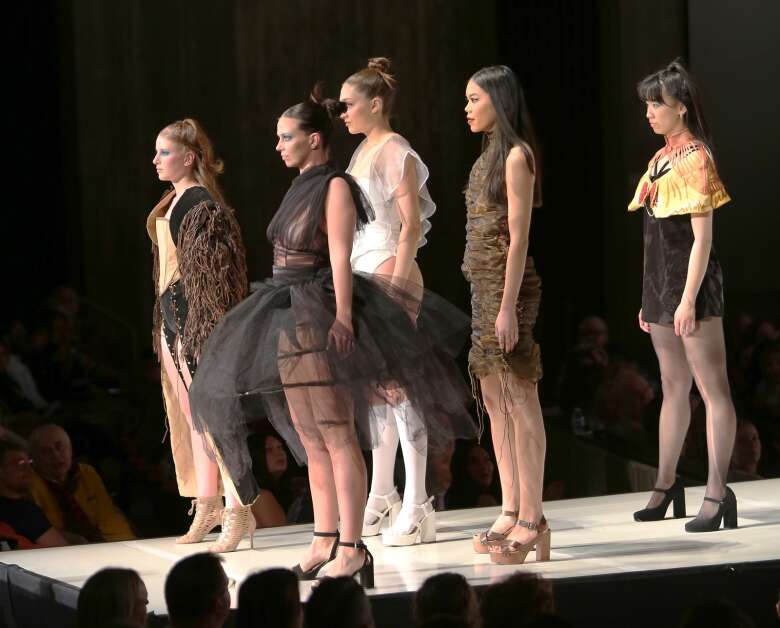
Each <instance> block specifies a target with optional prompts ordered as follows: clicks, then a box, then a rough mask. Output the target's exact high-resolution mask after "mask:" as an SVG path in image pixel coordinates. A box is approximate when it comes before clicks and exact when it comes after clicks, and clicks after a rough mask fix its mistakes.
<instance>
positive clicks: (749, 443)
mask: <svg viewBox="0 0 780 628" xmlns="http://www.w3.org/2000/svg"><path fill="white" fill-rule="evenodd" d="M760 460H761V438H760V437H759V435H758V430H757V429H756V426H755V425H754V424H753V423H752V422H751V421H748V420H746V419H741V420H740V421H739V422H738V423H737V435H736V439H735V441H734V451H733V453H732V454H731V468H732V469H736V470H737V471H743V472H745V473H753V474H755V473H756V472H757V469H758V463H759V461H760Z"/></svg>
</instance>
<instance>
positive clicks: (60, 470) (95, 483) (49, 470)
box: [30, 423, 135, 542]
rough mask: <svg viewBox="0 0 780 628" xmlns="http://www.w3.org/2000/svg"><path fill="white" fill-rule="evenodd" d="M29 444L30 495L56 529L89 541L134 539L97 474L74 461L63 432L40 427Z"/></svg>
mask: <svg viewBox="0 0 780 628" xmlns="http://www.w3.org/2000/svg"><path fill="white" fill-rule="evenodd" d="M30 445H31V448H32V454H33V459H34V460H35V473H34V474H33V481H32V489H31V491H30V492H31V495H32V498H33V500H34V501H35V502H36V503H37V504H38V505H39V506H40V507H41V509H42V510H43V511H44V513H46V516H47V518H48V519H49V521H51V522H52V524H54V526H55V527H56V528H58V529H59V530H61V531H63V532H65V533H66V534H70V535H74V537H77V538H82V539H85V540H86V541H87V542H95V541H123V540H127V539H133V538H135V536H134V534H133V532H132V530H131V529H130V525H129V523H128V522H127V519H125V516H124V515H123V514H122V513H121V511H120V510H119V509H118V508H117V507H116V506H115V505H114V502H113V500H112V499H111V496H110V495H109V494H108V491H106V487H105V486H104V484H103V481H102V480H101V479H100V476H99V475H98V473H97V471H96V470H95V469H94V468H93V467H92V466H90V465H88V464H85V463H76V462H75V461H74V460H73V449H72V446H71V442H70V438H69V436H68V434H67V433H66V432H65V430H64V429H62V428H61V427H60V426H58V425H54V424H52V423H49V424H46V425H41V426H40V427H38V428H36V429H35V430H33V431H32V433H31V434H30Z"/></svg>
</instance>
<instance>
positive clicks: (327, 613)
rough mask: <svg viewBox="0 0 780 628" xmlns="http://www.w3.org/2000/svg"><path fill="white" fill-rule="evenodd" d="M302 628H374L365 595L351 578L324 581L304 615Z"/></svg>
mask: <svg viewBox="0 0 780 628" xmlns="http://www.w3.org/2000/svg"><path fill="white" fill-rule="evenodd" d="M303 625H304V628H323V627H324V626H339V628H374V616H373V615H372V614H371V605H370V604H369V602H368V598H367V597H366V593H365V591H363V587H361V586H360V585H359V584H358V583H357V582H355V579H354V578H350V577H348V576H341V577H339V578H323V579H322V580H321V581H320V584H319V586H318V587H317V588H315V589H314V591H313V592H312V594H311V596H310V597H309V600H308V601H307V602H306V609H305V610H304V614H303Z"/></svg>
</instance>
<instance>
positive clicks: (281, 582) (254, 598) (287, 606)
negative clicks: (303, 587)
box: [235, 569, 303, 628]
mask: <svg viewBox="0 0 780 628" xmlns="http://www.w3.org/2000/svg"><path fill="white" fill-rule="evenodd" d="M300 595H301V594H300V592H299V591H298V577H297V576H296V575H295V574H294V573H293V572H292V571H290V570H289V569H266V570H265V571H261V572H258V573H254V574H252V575H251V576H249V577H248V578H247V579H246V580H244V582H242V583H241V588H240V589H239V590H238V613H237V616H236V623H235V626H236V628H301V626H302V625H303V607H302V606H301V597H300Z"/></svg>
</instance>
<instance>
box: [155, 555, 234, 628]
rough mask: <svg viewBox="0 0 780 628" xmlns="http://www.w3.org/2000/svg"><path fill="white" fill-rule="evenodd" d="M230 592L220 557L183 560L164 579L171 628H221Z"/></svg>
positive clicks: (189, 557)
mask: <svg viewBox="0 0 780 628" xmlns="http://www.w3.org/2000/svg"><path fill="white" fill-rule="evenodd" d="M229 588H230V580H228V577H227V575H225V570H224V569H222V557H221V556H219V555H217V554H211V553H209V552H203V553H200V554H193V555H192V556H188V557H187V558H182V559H181V560H180V561H179V562H178V563H176V564H175V565H174V566H173V568H172V569H171V571H170V572H169V573H168V577H167V578H166V579H165V604H166V606H167V607H168V619H169V621H170V628H222V626H223V625H224V623H225V620H226V619H227V617H228V614H229V613H230V590H229Z"/></svg>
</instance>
